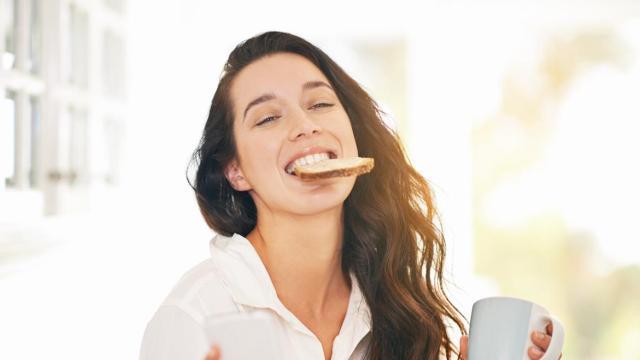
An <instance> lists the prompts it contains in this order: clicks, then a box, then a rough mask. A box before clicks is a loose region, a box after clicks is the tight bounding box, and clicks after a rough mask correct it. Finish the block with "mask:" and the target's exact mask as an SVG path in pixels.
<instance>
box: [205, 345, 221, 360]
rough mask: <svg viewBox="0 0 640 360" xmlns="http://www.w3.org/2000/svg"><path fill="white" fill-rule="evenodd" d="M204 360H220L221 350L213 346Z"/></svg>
mask: <svg viewBox="0 0 640 360" xmlns="http://www.w3.org/2000/svg"><path fill="white" fill-rule="evenodd" d="M204 360H220V349H219V348H218V347H217V346H215V345H214V346H212V347H211V350H210V351H209V353H208V354H207V357H206V358H205V359H204Z"/></svg>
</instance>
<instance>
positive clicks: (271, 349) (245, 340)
mask: <svg viewBox="0 0 640 360" xmlns="http://www.w3.org/2000/svg"><path fill="white" fill-rule="evenodd" d="M204 327H205V334H206V336H207V341H208V342H209V346H212V345H214V344H215V345H218V346H219V347H220V352H221V357H220V358H221V360H256V359H261V360H281V359H283V358H284V353H283V351H282V349H281V344H280V340H279V338H278V337H277V335H276V334H277V331H278V330H279V329H278V327H277V325H276V324H275V320H274V319H273V318H272V317H270V316H269V315H267V314H263V313H260V312H254V313H234V314H227V315H216V316H210V317H207V318H206V319H205V324H204Z"/></svg>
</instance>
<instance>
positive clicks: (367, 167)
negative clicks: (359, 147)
mask: <svg viewBox="0 0 640 360" xmlns="http://www.w3.org/2000/svg"><path fill="white" fill-rule="evenodd" d="M373 167H374V161H373V159H372V158H362V161H361V162H360V163H359V164H358V165H356V166H350V167H340V168H334V169H326V170H322V171H317V170H309V169H305V167H299V168H296V169H295V173H296V175H298V176H299V177H300V179H302V180H317V179H328V178H332V177H348V176H358V175H362V174H366V173H368V172H370V171H371V170H372V169H373Z"/></svg>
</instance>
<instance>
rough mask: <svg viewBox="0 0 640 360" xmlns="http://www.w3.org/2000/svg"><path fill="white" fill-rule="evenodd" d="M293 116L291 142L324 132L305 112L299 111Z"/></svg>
mask: <svg viewBox="0 0 640 360" xmlns="http://www.w3.org/2000/svg"><path fill="white" fill-rule="evenodd" d="M292 116H293V121H292V124H293V125H292V126H291V133H290V136H289V139H290V140H292V141H293V140H296V139H298V138H301V137H304V136H311V135H313V134H319V133H320V132H322V128H321V127H320V126H319V125H318V123H317V122H316V121H314V120H313V119H312V118H310V117H309V116H308V115H307V114H306V113H305V112H304V111H297V112H295V113H294V114H292Z"/></svg>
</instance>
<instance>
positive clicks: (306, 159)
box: [285, 151, 338, 176]
mask: <svg viewBox="0 0 640 360" xmlns="http://www.w3.org/2000/svg"><path fill="white" fill-rule="evenodd" d="M336 158H338V156H337V155H336V154H334V153H333V152H331V151H327V152H323V153H317V154H309V155H305V156H302V157H299V158H297V159H295V160H294V161H292V162H290V163H289V164H288V165H287V166H286V167H285V172H286V173H287V174H289V175H291V176H296V174H295V169H296V167H298V166H304V165H311V164H315V163H318V162H321V161H324V160H329V159H336Z"/></svg>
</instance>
